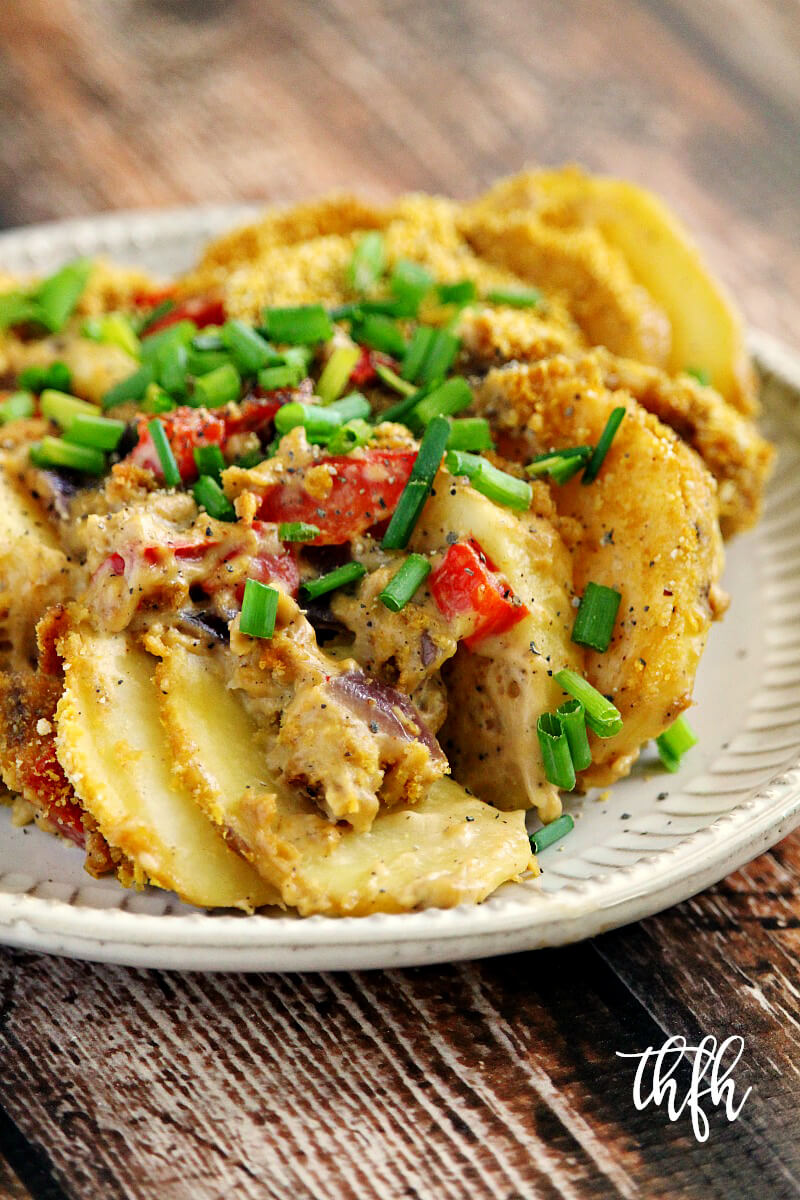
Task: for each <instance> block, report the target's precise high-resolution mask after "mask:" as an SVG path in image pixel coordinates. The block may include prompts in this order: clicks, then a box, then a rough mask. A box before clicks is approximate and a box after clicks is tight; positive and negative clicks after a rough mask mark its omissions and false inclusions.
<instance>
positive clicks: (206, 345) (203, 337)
mask: <svg viewBox="0 0 800 1200" xmlns="http://www.w3.org/2000/svg"><path fill="white" fill-rule="evenodd" d="M211 328H212V329H213V332H212V333H208V332H207V331H206V330H203V331H201V332H200V333H196V334H195V336H194V337H193V338H192V342H191V345H192V349H193V350H201V351H204V350H224V349H225V343H224V342H223V340H222V338H221V337H220V335H219V333H218V332H217V330H216V329H215V328H214V327H213V326H212V327H211Z"/></svg>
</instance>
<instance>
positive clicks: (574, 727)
mask: <svg viewBox="0 0 800 1200" xmlns="http://www.w3.org/2000/svg"><path fill="white" fill-rule="evenodd" d="M556 716H557V717H558V718H559V719H560V721H561V725H562V727H563V730H564V733H565V734H566V735H567V741H568V742H569V753H570V757H571V758H572V765H573V767H574V768H575V770H576V771H585V770H586V768H587V767H588V766H590V765H591V762H592V751H591V747H590V746H589V738H588V737H587V735H586V713H585V711H584V707H583V705H582V704H581V702H580V700H566V701H565V702H564V703H563V704H561V705H559V707H558V708H557V709H556Z"/></svg>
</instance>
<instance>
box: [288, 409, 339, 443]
mask: <svg viewBox="0 0 800 1200" xmlns="http://www.w3.org/2000/svg"><path fill="white" fill-rule="evenodd" d="M343 424H344V421H343V419H342V417H341V416H340V415H339V414H338V413H335V412H330V411H329V410H328V409H327V408H325V407H324V406H323V405H322V404H302V403H301V402H300V401H299V400H297V401H293V402H292V403H290V404H282V405H281V407H280V408H279V409H278V411H277V412H276V413H275V428H276V430H277V431H278V433H280V434H281V435H283V434H284V433H288V432H289V430H290V429H296V428H297V426H298V425H302V426H303V428H304V429H305V431H306V434H307V436H308V438H309V440H310V441H323V442H326V441H327V440H328V438H329V437H330V436H331V434H332V433H333V432H334V431H335V430H337V429H338V428H339V426H340V425H343Z"/></svg>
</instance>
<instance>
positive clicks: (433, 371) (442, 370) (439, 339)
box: [421, 329, 461, 383]
mask: <svg viewBox="0 0 800 1200" xmlns="http://www.w3.org/2000/svg"><path fill="white" fill-rule="evenodd" d="M460 345H461V343H460V341H459V340H458V338H457V337H456V336H455V335H454V334H452V333H449V332H448V331H447V330H446V329H437V330H436V331H435V333H434V335H433V339H432V341H431V344H430V346H429V347H428V353H427V354H426V355H425V361H424V362H423V364H422V372H421V381H422V382H423V383H435V382H436V381H437V380H439V379H444V377H445V375H446V374H447V372H448V371H449V370H450V368H451V367H452V365H453V363H454V362H455V357H456V355H457V354H458V351H459V347H460Z"/></svg>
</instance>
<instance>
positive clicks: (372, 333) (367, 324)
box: [353, 313, 407, 358]
mask: <svg viewBox="0 0 800 1200" xmlns="http://www.w3.org/2000/svg"><path fill="white" fill-rule="evenodd" d="M353 337H354V338H355V340H356V341H357V342H360V343H362V344H363V345H365V346H369V347H370V348H371V349H372V350H382V351H383V353H384V354H391V355H393V356H394V357H395V358H402V357H403V355H404V354H405V352H406V345H407V343H406V339H405V336H404V334H403V331H402V329H401V328H400V326H399V325H398V324H397V322H396V321H393V320H392V318H391V317H384V316H381V315H380V314H379V313H367V314H365V316H364V319H363V321H359V322H358V325H357V327H356V328H355V329H354V330H353Z"/></svg>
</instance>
